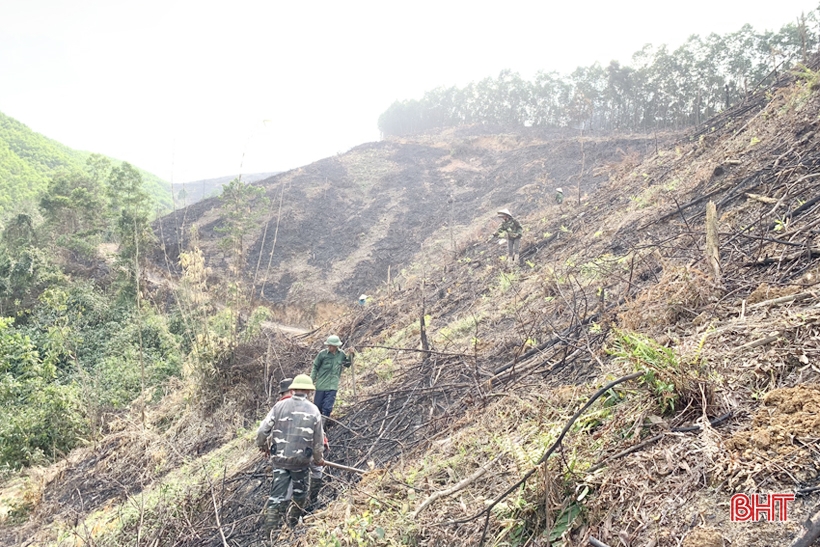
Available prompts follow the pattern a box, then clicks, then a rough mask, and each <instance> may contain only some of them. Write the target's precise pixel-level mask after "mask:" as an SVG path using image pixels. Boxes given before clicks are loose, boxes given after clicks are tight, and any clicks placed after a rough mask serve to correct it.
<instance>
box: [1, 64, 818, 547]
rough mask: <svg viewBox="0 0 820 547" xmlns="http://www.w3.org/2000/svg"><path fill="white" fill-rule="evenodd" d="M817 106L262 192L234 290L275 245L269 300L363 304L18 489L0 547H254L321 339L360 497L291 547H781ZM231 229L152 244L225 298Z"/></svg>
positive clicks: (806, 84)
mask: <svg viewBox="0 0 820 547" xmlns="http://www.w3.org/2000/svg"><path fill="white" fill-rule="evenodd" d="M816 81H817V75H816V73H814V72H811V71H806V72H804V73H803V74H802V75H801V76H800V77H797V76H793V75H789V76H787V77H785V78H783V79H781V80H780V82H779V83H778V85H777V86H775V87H773V88H771V89H769V90H766V91H762V92H761V93H759V94H756V95H754V96H751V97H749V98H748V99H747V100H746V102H744V103H743V104H740V105H737V106H736V107H734V108H733V109H731V110H729V111H727V112H725V113H723V114H722V115H720V116H719V117H717V118H715V119H713V120H710V121H709V123H707V124H706V125H705V126H704V127H703V128H701V129H699V130H698V131H697V132H693V133H692V134H691V135H686V136H684V137H682V138H679V139H677V140H674V141H664V140H660V141H658V145H657V149H656V148H655V146H656V145H655V139H654V138H642V137H630V138H613V139H608V140H607V139H603V138H590V137H584V139H579V138H575V139H568V138H564V137H561V138H557V137H556V138H552V139H546V138H544V139H543V140H537V139H536V138H535V137H529V138H525V137H521V136H511V135H501V136H493V135H487V134H484V133H480V134H478V135H475V134H473V135H470V134H458V133H450V134H446V135H441V136H437V137H426V138H418V139H416V140H413V141H409V140H408V141H386V142H383V143H377V144H371V145H364V146H362V147H358V148H356V149H354V150H353V151H351V152H350V153H349V155H342V156H339V157H335V158H330V159H327V160H324V161H323V162H318V163H317V164H313V165H312V166H308V167H306V168H303V169H302V170H298V171H294V172H290V173H285V174H282V175H280V176H278V177H275V178H273V179H269V180H268V181H266V182H264V183H263V184H262V187H263V188H265V191H266V192H267V195H268V197H269V198H270V204H271V207H272V213H271V214H270V215H269V216H268V217H267V218H266V219H265V223H267V224H271V225H272V226H271V227H270V230H274V225H275V224H276V222H277V221H278V220H279V211H278V203H279V197H280V196H282V203H283V206H282V212H281V223H280V228H279V232H278V233H277V234H278V235H277V236H276V237H275V238H273V239H271V238H272V234H273V233H276V232H269V233H268V235H267V237H266V236H265V235H264V229H263V232H262V234H259V235H258V236H255V238H254V241H255V243H254V244H253V246H252V249H254V250H253V251H252V252H251V253H250V256H249V260H248V261H247V263H248V264H249V266H248V268H249V270H247V271H246V272H245V273H246V275H247V277H248V278H249V279H254V278H257V279H265V278H266V276H265V275H263V274H258V272H256V269H255V268H256V264H257V263H261V264H262V266H261V267H260V268H264V267H265V266H266V265H267V264H266V253H267V257H270V251H269V249H270V248H271V247H269V245H270V246H272V245H273V243H272V241H273V240H275V241H276V250H275V252H274V255H273V259H271V263H272V266H271V272H275V275H276V276H277V277H276V278H275V279H274V277H273V276H274V273H271V274H270V276H271V277H270V278H269V286H270V287H273V288H269V287H268V286H266V288H265V291H266V292H265V294H266V295H267V296H268V297H269V298H271V299H274V297H276V298H281V300H276V302H277V303H282V302H283V303H286V304H289V305H297V306H305V307H309V306H310V302H311V300H310V297H311V295H312V296H314V297H315V298H316V299H317V300H321V299H322V298H324V299H326V300H327V301H334V300H333V299H334V298H336V297H335V296H334V295H335V294H337V292H338V294H339V295H340V296H339V298H342V297H344V298H347V299H349V300H352V299H353V298H354V297H355V295H357V294H358V293H360V292H362V291H367V292H369V293H370V294H371V298H370V300H369V301H368V302H367V304H366V305H364V306H361V307H359V306H340V305H338V304H336V305H337V306H338V308H337V309H339V310H343V314H340V316H338V317H335V318H333V319H331V320H330V321H329V322H327V323H326V324H323V325H322V326H321V328H320V329H318V330H316V331H313V332H310V333H307V334H305V335H302V336H299V337H287V336H284V335H282V334H281V333H277V332H275V331H266V330H262V331H261V332H259V333H257V335H256V337H251V338H248V339H244V340H243V341H242V344H241V345H240V350H238V351H236V352H235V353H234V354H232V355H230V356H229V358H226V359H223V360H220V361H219V366H217V367H216V368H215V370H212V371H211V370H208V371H207V374H203V375H202V376H193V377H194V378H197V379H205V380H207V382H211V384H210V389H209V390H208V391H207V394H208V395H209V397H202V395H201V392H194V391H185V390H184V389H169V394H168V396H167V397H166V398H165V399H164V400H163V401H161V402H160V403H158V404H157V405H156V406H154V407H149V408H150V411H149V412H148V413H147V415H146V417H145V418H144V419H142V420H141V419H140V416H139V412H138V410H139V409H138V408H135V409H134V411H133V413H132V414H130V415H128V416H125V417H123V418H122V420H120V421H118V422H116V426H111V430H110V431H107V432H106V435H105V436H103V437H102V440H101V441H100V442H97V443H94V444H93V445H91V446H88V447H86V448H84V449H82V450H78V451H75V452H74V453H72V454H71V455H69V457H68V458H67V459H66V460H64V461H63V462H61V463H60V464H57V465H55V466H51V467H49V468H44V469H36V470H33V471H32V472H31V473H30V475H29V476H28V482H26V481H24V480H22V479H21V480H20V481H19V482H17V483H15V484H13V485H7V486H6V491H8V490H9V489H11V488H16V489H17V490H16V491H15V492H16V493H17V494H18V497H19V498H21V499H25V500H27V503H28V505H27V506H25V507H22V506H18V507H17V508H16V509H17V512H16V513H14V512H12V513H10V514H11V515H12V516H11V517H9V518H8V519H7V524H6V526H5V527H4V529H3V530H2V532H0V534H2V535H0V539H2V540H3V542H4V543H8V544H12V545H54V546H61V547H62V546H68V545H75V546H78V545H89V546H90V545H112V546H119V545H126V544H133V542H134V538H135V537H136V538H138V539H137V542H138V543H139V544H141V545H158V546H159V545H177V546H191V547H193V546H195V545H196V546H203V545H205V546H214V547H225V546H226V545H231V546H243V547H244V546H249V545H262V544H263V543H262V542H263V538H262V534H261V518H262V516H261V513H262V510H263V507H264V504H265V501H266V497H267V492H268V488H269V480H270V479H269V474H268V473H267V472H266V468H267V464H266V462H265V461H264V460H263V459H262V457H261V456H260V455H259V453H258V452H257V451H256V450H255V448H254V446H253V431H254V428H255V426H256V424H257V423H258V419H259V418H261V416H262V415H263V414H264V413H265V411H266V410H267V407H268V406H269V405H270V404H271V402H272V396H271V386H273V385H274V384H275V382H276V381H278V380H279V379H280V378H282V377H284V376H286V375H293V374H295V373H298V372H307V370H306V369H309V361H310V359H311V357H312V356H313V355H315V352H316V351H317V350H318V349H319V348H320V347H321V343H322V341H323V340H324V338H325V336H326V335H327V334H328V333H330V332H333V333H336V334H338V335H339V336H341V337H342V338H343V340H344V341H345V343H346V345H347V346H348V347H349V346H355V347H356V348H357V349H358V356H357V358H356V362H355V365H354V369H353V371H351V372H355V375H354V374H348V373H345V375H344V376H343V383H342V386H341V388H340V391H339V402H338V405H337V408H336V410H335V414H334V418H335V421H334V422H332V425H331V426H330V427H329V428H328V437H329V441H330V452H329V454H328V459H329V460H332V461H334V462H336V463H340V464H344V465H347V466H354V467H358V468H361V469H362V470H363V471H365V472H364V473H363V474H361V475H360V474H358V473H353V472H349V471H338V470H331V471H329V472H330V474H331V477H332V480H331V481H330V483H329V485H328V486H326V487H325V489H324V490H323V492H322V494H321V500H322V501H323V503H325V504H326V506H325V507H323V508H322V509H320V510H317V511H315V512H313V513H311V514H310V515H308V516H307V517H305V518H304V520H303V522H302V524H301V525H300V526H299V527H297V528H296V529H295V530H294V531H293V532H292V533H291V532H287V533H285V534H284V535H283V536H282V537H281V538H280V540H279V543H278V544H280V545H294V546H296V545H300V546H307V545H334V546H353V545H355V546H357V547H358V546H374V547H375V546H380V547H381V546H396V545H429V546H434V545H435V546H438V545H489V544H495V545H556V546H561V545H567V546H569V545H588V544H591V542H593V541H594V542H596V543H597V544H598V545H600V544H604V545H609V546H610V547H612V546H614V545H656V546H673V545H674V546H677V545H686V546H689V547H698V546H711V545H722V544H726V543H731V544H733V545H751V546H753V547H766V546H771V545H784V544H789V543H790V542H792V541H793V540H794V539H795V538H796V537H798V536H800V535H801V534H803V533H804V530H803V524H802V523H803V521H805V519H807V518H809V517H812V515H813V514H814V512H815V511H816V506H817V503H818V487H819V486H820V457H819V456H818V454H820V446H818V439H820V429H818V422H817V417H816V414H817V405H818V400H820V362H818V358H820V308H818V304H817V303H818V290H817V276H818V275H820V263H818V261H817V258H818V254H820V244H818V241H817V239H818V237H820V229H818V225H820V221H818V211H820V198H818V196H820V176H818V167H820V146H819V145H820V135H818V133H817V127H818V123H820V122H819V121H818V120H820V94H818V93H817V91H816V89H815V88H816V85H815V82H816ZM448 139H449V140H448ZM522 139H523V140H522ZM582 143H583V148H582ZM643 154H646V157H645V158H642V157H641V156H642V155H643ZM578 173H584V176H585V178H583V179H582V185H581V193H580V196H578V194H576V193H573V188H577V180H578V179H577V178H576V179H573V178H572V177H574V176H575V177H577V174H578ZM331 181H332V184H331ZM411 181H412V182H411ZM567 181H569V184H568V183H567ZM573 181H575V186H573V183H572V182H573ZM459 182H461V185H459ZM557 186H561V187H563V188H564V191H565V199H564V201H563V203H556V201H555V200H554V197H553V192H554V188H555V187H557ZM357 188H358V190H357ZM283 190H284V193H282V191H283ZM294 196H299V200H297V199H296V198H295V197H294ZM356 196H359V197H356ZM451 196H453V197H454V199H453V200H452V201H448V200H449V198H450V197H451ZM302 197H303V198H304V201H305V205H301V201H300V200H301V199H302ZM579 197H580V199H579ZM329 204H332V205H333V206H334V207H338V208H339V209H341V210H343V211H344V212H345V215H343V216H342V217H341V218H343V222H342V224H341V226H340V227H336V226H334V225H333V224H331V223H329V222H328V221H327V217H325V216H322V214H321V213H322V211H324V210H325V208H326V207H327V206H328V205H329ZM710 204H712V205H714V213H712V212H710V211H712V205H710ZM500 206H509V207H510V208H511V209H513V210H514V211H516V214H517V216H518V218H519V220H521V221H522V223H523V225H524V226H525V234H524V242H523V246H522V251H521V257H522V261H521V264H519V265H518V266H516V267H510V265H509V264H508V263H507V261H506V257H505V256H504V254H505V251H506V248H505V247H501V246H498V245H497V244H496V243H494V242H492V243H491V242H488V241H487V236H488V235H489V234H490V233H491V232H492V230H493V229H494V228H495V227H496V226H497V223H496V221H495V219H492V220H491V218H492V214H493V212H494V209H495V208H497V207H500ZM216 207H217V202H216V201H215V200H214V201H206V202H202V203H199V204H196V205H195V206H192V207H191V208H189V210H188V211H187V212H178V213H177V216H175V217H167V218H165V219H163V220H162V221H161V223H160V224H159V225H158V226H159V227H161V230H159V229H158V230H157V232H158V233H163V234H164V235H163V236H162V237H163V239H164V240H165V242H166V251H167V252H168V255H169V261H168V263H166V262H165V260H164V257H160V259H158V260H159V262H160V266H161V267H162V268H163V269H166V268H167V264H169V263H170V264H171V265H173V264H174V263H175V257H176V254H177V252H178V250H179V247H180V246H181V247H182V248H183V249H187V248H188V246H189V245H191V244H193V242H197V243H198V244H199V245H200V246H201V247H202V248H203V249H205V250H206V252H207V257H208V261H209V264H210V266H211V267H212V268H213V269H214V274H215V275H219V274H220V270H221V266H220V264H221V262H220V261H222V260H223V259H224V257H221V256H220V254H219V253H220V252H221V251H218V250H217V249H216V239H217V237H216V235H215V234H216V233H215V232H213V229H214V228H215V227H216V226H217V225H218V223H219V222H220V220H219V213H218V210H217V209H216ZM451 210H452V211H453V213H452V217H451V216H450V215H451V213H450V211H451ZM365 211H366V212H367V213H368V214H367V215H365V214H364V212H365ZM471 215H472V216H471ZM183 218H184V222H183ZM451 218H453V219H455V220H454V221H452V222H453V224H454V225H455V226H454V230H453V235H452V236H451V235H450V231H449V229H446V228H444V226H446V225H447V223H448V222H451V220H450V219H451ZM377 219H378V221H379V222H383V224H372V223H371V220H373V221H375V220H377ZM414 222H415V223H416V224H413V223H414ZM183 224H184V226H185V227H186V228H185V229H183V228H182V225H183ZM286 225H289V226H290V228H289V229H291V230H292V231H290V232H287V233H286V231H285V226H286ZM342 226H345V227H348V228H349V229H348V230H343V229H342ZM399 226H401V228H399ZM178 227H179V228H178ZM191 228H194V229H195V231H194V232H191V230H190V229H191ZM296 228H298V230H297V229H296ZM354 228H355V229H354ZM357 231H358V232H357ZM342 232H344V233H342ZM217 233H218V232H217ZM351 233H353V234H354V235H351ZM356 233H358V234H359V235H358V236H357V235H356ZM169 234H171V235H169ZM174 234H177V235H174ZM180 234H184V235H183V236H180ZM190 234H195V237H194V236H191V235H190ZM283 234H285V235H283ZM174 238H176V239H174ZM188 238H191V239H188ZM311 238H318V241H316V242H314V243H313V244H311V245H308V244H307V243H306V241H311ZM263 239H264V240H265V244H264V245H263V244H262V240H263ZM337 244H338V245H339V247H337V246H336V245H337ZM280 246H281V247H280ZM393 247H396V249H397V250H396V251H395V253H396V254H393V251H392V249H393ZM340 249H341V250H340ZM351 249H352V251H351ZM357 249H361V252H359V251H358V250H357ZM260 250H261V255H260ZM280 251H281V254H277V253H280ZM380 253H381V254H380ZM337 255H338V256H339V259H336V258H335V257H336V256H337ZM260 256H261V260H260V258H259V257H260ZM402 257H406V258H402ZM398 258H402V260H403V261H404V262H402V263H401V264H400V260H399V259H398ZM365 264H367V265H369V267H367V268H365V266H364V265H365ZM388 266H391V267H392V268H393V270H392V271H393V274H392V276H391V277H390V282H389V283H388V282H386V280H387V271H388ZM399 266H401V267H399ZM368 276H372V277H368ZM299 283H301V285H300V284H299ZM361 285H367V286H366V287H361ZM300 287H301V288H300ZM307 289H309V290H307ZM258 290H261V285H258V287H257V291H258ZM268 290H270V291H273V292H270V293H269V292H267V291H268ZM300 291H302V292H300ZM344 298H342V299H344ZM194 393H200V395H199V396H198V397H194V396H193V394H194ZM91 477H93V479H92V478H91ZM738 493H742V494H757V493H790V494H794V495H795V497H796V498H795V500H794V501H793V502H791V504H790V506H789V520H788V521H786V522H781V521H779V520H775V521H772V522H760V523H751V522H732V521H731V518H730V512H729V500H730V498H731V496H732V495H733V494H738ZM14 515H19V516H18V517H17V519H18V520H17V521H15V520H14V518H15V517H14ZM52 521H53V523H52ZM596 543H592V544H596Z"/></svg>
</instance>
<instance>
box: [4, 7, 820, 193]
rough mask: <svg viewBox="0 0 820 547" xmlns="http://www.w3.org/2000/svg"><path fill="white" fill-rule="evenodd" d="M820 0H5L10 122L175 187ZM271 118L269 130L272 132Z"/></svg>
mask: <svg viewBox="0 0 820 547" xmlns="http://www.w3.org/2000/svg"><path fill="white" fill-rule="evenodd" d="M817 7H818V0H777V1H771V2H763V1H754V0H753V1H751V2H750V1H748V0H743V1H740V0H689V1H688V2H676V3H672V2H659V1H658V0H621V1H620V2H615V1H613V0H586V1H577V2H565V1H556V0H551V1H541V2H537V1H518V0H506V1H504V2H500V1H499V2H483V3H482V2H480V1H476V0H470V1H458V2H456V1H452V2H448V1H446V0H435V1H432V0H412V1H403V2H397V1H393V2H390V1H387V0H381V1H374V2H363V1H356V0H347V1H339V0H336V1H313V2H307V1H305V2H299V1H293V0H290V1H281V0H231V1H227V0H223V1H222V2H207V1H202V0H196V1H195V0H139V1H136V0H129V1H121V0H3V1H2V4H0V112H3V113H5V114H7V115H9V116H12V117H13V118H16V119H17V120H19V121H20V122H22V123H24V124H26V125H28V126H29V127H31V128H32V129H34V130H35V131H38V132H40V133H42V134H44V135H46V136H48V137H50V138H53V139H56V140H58V141H60V142H62V143H64V144H66V145H68V146H71V147H73V148H77V149H82V150H89V151H92V152H101V153H104V154H107V155H110V156H114V157H117V158H120V159H124V160H127V161H130V162H131V163H133V164H135V165H137V166H139V167H141V168H143V169H146V170H148V171H151V172H153V173H155V174H156V175H158V176H160V177H162V178H164V179H166V180H171V179H172V178H173V180H174V181H175V182H183V181H191V180H198V179H202V178H212V177H217V176H222V175H233V174H238V173H239V172H240V163H241V162H242V161H243V159H242V158H243V154H244V166H243V167H242V169H241V172H243V173H251V172H261V171H275V170H284V169H290V168H293V167H297V166H300V165H304V164H307V163H310V162H312V161H315V160H318V159H320V158H323V157H327V156H330V155H333V154H335V153H337V152H344V151H346V150H348V149H350V148H351V147H353V146H355V145H357V144H360V143H363V142H367V141H373V140H377V139H378V138H379V133H378V129H377V127H376V122H377V119H378V116H379V114H381V112H383V111H384V110H385V109H386V108H387V107H388V106H390V104H391V103H392V102H393V101H394V100H396V99H407V98H420V97H421V95H422V94H423V92H424V91H426V90H429V89H432V88H435V87H439V86H452V85H464V84H466V83H468V82H470V81H476V80H480V79H482V78H484V77H486V76H496V75H498V73H499V71H501V70H502V69H504V68H511V69H513V70H515V71H518V72H520V73H521V74H522V75H523V76H525V77H531V76H532V75H533V74H535V72H537V71H538V70H557V71H559V72H568V71H571V70H572V69H574V68H575V67H577V66H579V65H589V64H591V63H593V62H595V61H600V62H601V63H608V62H609V61H610V60H611V59H618V60H621V61H623V62H628V61H629V59H630V57H631V54H632V53H633V52H635V51H636V50H638V49H640V48H641V47H642V46H643V45H644V44H646V43H653V44H656V45H658V44H662V43H665V44H669V45H670V46H673V47H676V46H678V45H680V44H681V43H683V41H685V40H686V38H687V37H688V36H689V35H691V34H701V35H705V34H708V33H710V32H717V33H725V32H733V31H736V30H738V29H739V28H740V27H741V26H742V25H743V24H744V23H750V24H752V25H753V26H754V27H755V28H756V29H758V30H764V29H770V30H777V29H779V28H780V27H781V26H782V25H783V24H785V23H787V22H792V21H794V20H795V19H796V18H797V16H798V15H799V14H800V13H801V12H808V11H810V10H812V9H816V8H817ZM263 120H269V122H267V123H263Z"/></svg>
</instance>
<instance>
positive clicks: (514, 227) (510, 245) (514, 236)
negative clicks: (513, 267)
mask: <svg viewBox="0 0 820 547" xmlns="http://www.w3.org/2000/svg"><path fill="white" fill-rule="evenodd" d="M498 216H500V217H501V218H502V220H503V221H504V222H502V223H501V226H499V227H498V230H496V232H495V234H493V236H494V237H506V238H507V261H508V262H509V263H511V264H515V263H517V262H518V250H519V249H520V248H521V236H522V235H524V228H522V227H521V223H520V222H518V221H517V220H515V219H514V218H513V216H512V213H510V210H509V209H501V210H500V211H498Z"/></svg>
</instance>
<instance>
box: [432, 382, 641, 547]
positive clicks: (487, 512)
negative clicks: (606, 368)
mask: <svg viewBox="0 0 820 547" xmlns="http://www.w3.org/2000/svg"><path fill="white" fill-rule="evenodd" d="M644 374H645V372H643V371H641V372H633V373H632V374H629V375H627V376H622V377H621V378H618V379H617V380H613V381H611V382H609V383H608V384H607V385H605V386H604V387H602V388H601V389H599V390H598V391H596V392H595V393H594V394H592V396H591V397H590V398H589V400H588V401H587V402H586V403H585V404H584V406H582V407H581V408H580V409H578V411H577V412H576V413H575V414H573V416H572V418H570V419H569V421H568V422H567V423H566V425H564V429H562V430H561V433H560V434H559V435H558V438H557V439H555V442H553V443H552V445H551V446H550V447H549V448H548V449H547V451H546V452H544V455H543V456H541V458H540V459H539V460H538V462H537V463H536V464H535V467H533V468H532V469H530V470H529V471H527V473H525V474H524V476H523V477H521V478H520V479H519V480H518V481H516V483H515V484H513V485H512V486H510V487H509V488H507V490H505V491H504V492H503V493H502V494H501V495H500V496H498V497H496V498H495V499H494V500H493V501H492V502H491V503H490V504H489V505H487V506H486V507H485V508H484V509H482V510H481V511H479V512H478V513H476V514H475V515H473V516H471V517H469V518H466V519H461V520H456V521H450V522H448V523H447V524H463V523H465V522H471V521H473V520H475V519H477V518H480V517H481V516H482V515H484V516H485V520H484V532H483V533H482V534H481V541H480V542H479V547H483V545H484V542H485V540H486V539H487V531H488V530H489V527H490V514H491V511H492V509H493V507H495V506H496V505H498V504H499V503H501V501H502V500H504V499H505V498H506V497H507V496H509V495H510V494H511V493H512V492H514V491H515V489H516V488H518V487H519V486H521V485H522V484H524V483H525V482H527V479H529V478H530V477H531V476H532V475H533V474H535V472H536V471H537V470H538V467H539V466H540V465H541V464H542V463H544V462H545V461H547V459H548V458H549V457H550V456H551V455H552V453H553V452H555V450H556V449H558V447H559V446H561V442H563V440H564V437H565V436H566V434H567V432H568V431H569V429H570V428H571V427H572V424H574V423H575V421H576V420H577V419H578V418H579V417H580V416H581V414H583V413H584V411H585V410H586V409H588V408H589V407H590V406H592V403H594V402H595V401H597V400H598V398H599V397H600V396H601V395H603V394H604V393H606V392H607V391H609V390H610V389H612V388H613V387H615V386H617V385H618V384H621V383H623V382H627V381H629V380H634V379H636V378H640V377H641V376H643V375H644Z"/></svg>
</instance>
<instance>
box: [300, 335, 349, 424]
mask: <svg viewBox="0 0 820 547" xmlns="http://www.w3.org/2000/svg"><path fill="white" fill-rule="evenodd" d="M341 345H342V341H341V340H340V339H339V337H338V336H335V335H333V336H328V338H327V341H326V342H325V346H326V347H325V349H323V350H322V351H320V352H319V355H317V356H316V358H315V359H314V360H313V369H311V371H310V379H311V380H313V383H314V384H315V385H316V396H315V397H314V398H313V402H314V403H315V404H316V406H317V407H319V412H321V413H322V416H330V413H331V412H332V411H333V405H334V404H335V403H336V392H337V391H338V390H339V378H340V377H341V376H342V367H345V368H347V367H350V366H351V365H352V364H353V355H354V354H355V350H354V349H353V348H350V349H348V350H347V353H345V352H343V351H342V350H341Z"/></svg>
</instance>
